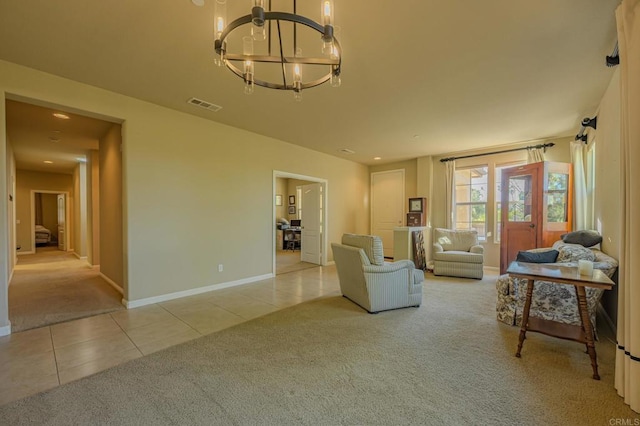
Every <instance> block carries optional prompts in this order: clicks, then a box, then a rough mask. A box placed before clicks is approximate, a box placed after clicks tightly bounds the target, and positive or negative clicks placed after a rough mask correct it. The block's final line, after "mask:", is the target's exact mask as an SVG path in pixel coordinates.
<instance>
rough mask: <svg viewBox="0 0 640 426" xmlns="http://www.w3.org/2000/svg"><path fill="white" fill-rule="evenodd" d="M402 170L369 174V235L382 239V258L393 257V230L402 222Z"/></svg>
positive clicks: (403, 203)
mask: <svg viewBox="0 0 640 426" xmlns="http://www.w3.org/2000/svg"><path fill="white" fill-rule="evenodd" d="M404 207H405V198H404V169H403V170H390V171H387V172H376V173H371V233H372V234H373V235H378V236H379V237H380V238H381V239H382V247H383V249H384V257H393V229H394V228H397V227H399V226H402V224H403V222H404Z"/></svg>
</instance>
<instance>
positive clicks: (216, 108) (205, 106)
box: [187, 98, 222, 112]
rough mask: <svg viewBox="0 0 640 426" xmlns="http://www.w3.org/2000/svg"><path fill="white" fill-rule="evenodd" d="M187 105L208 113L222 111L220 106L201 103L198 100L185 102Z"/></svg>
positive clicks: (192, 99) (193, 99)
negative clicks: (206, 110)
mask: <svg viewBox="0 0 640 426" xmlns="http://www.w3.org/2000/svg"><path fill="white" fill-rule="evenodd" d="M187 103H188V104H191V105H195V106H197V107H200V108H204V109H208V110H209V111H213V112H218V111H220V110H221V109H222V107H221V106H220V105H216V104H212V103H211V102H207V101H203V100H202V99H198V98H191V99H189V100H188V101H187Z"/></svg>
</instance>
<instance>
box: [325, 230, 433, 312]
mask: <svg viewBox="0 0 640 426" xmlns="http://www.w3.org/2000/svg"><path fill="white" fill-rule="evenodd" d="M331 248H332V249H333V259H334V260H335V262H336V268H337V270H338V278H339V279H340V290H341V291H342V294H343V295H344V296H345V297H346V298H347V299H349V300H351V301H352V302H354V303H356V304H358V305H360V306H361V307H363V308H364V309H366V310H367V311H368V312H370V313H377V312H380V311H386V310H389V309H397V308H405V307H408V306H415V307H418V306H420V304H421V303H422V282H423V281H424V272H423V271H422V270H420V269H416V268H415V266H414V264H413V262H412V261H410V260H400V261H398V262H393V263H389V262H385V261H384V256H383V252H382V240H381V239H380V237H377V236H373V235H356V234H344V235H343V236H342V244H337V243H332V244H331Z"/></svg>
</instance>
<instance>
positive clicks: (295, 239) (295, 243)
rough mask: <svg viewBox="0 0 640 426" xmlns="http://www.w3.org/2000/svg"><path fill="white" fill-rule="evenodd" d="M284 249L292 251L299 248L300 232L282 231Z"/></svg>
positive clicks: (292, 230)
mask: <svg viewBox="0 0 640 426" xmlns="http://www.w3.org/2000/svg"><path fill="white" fill-rule="evenodd" d="M284 243H285V244H284V249H285V250H293V251H295V250H296V249H299V248H300V230H297V229H285V230H284Z"/></svg>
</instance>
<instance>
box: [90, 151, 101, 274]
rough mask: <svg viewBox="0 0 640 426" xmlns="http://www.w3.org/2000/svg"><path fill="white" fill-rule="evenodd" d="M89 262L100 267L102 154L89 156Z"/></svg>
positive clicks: (94, 152)
mask: <svg viewBox="0 0 640 426" xmlns="http://www.w3.org/2000/svg"><path fill="white" fill-rule="evenodd" d="M87 198H88V201H87V230H88V232H87V261H88V262H89V264H90V265H94V266H96V265H100V154H99V152H98V151H96V150H92V151H91V152H90V153H89V154H88V155H87Z"/></svg>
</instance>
